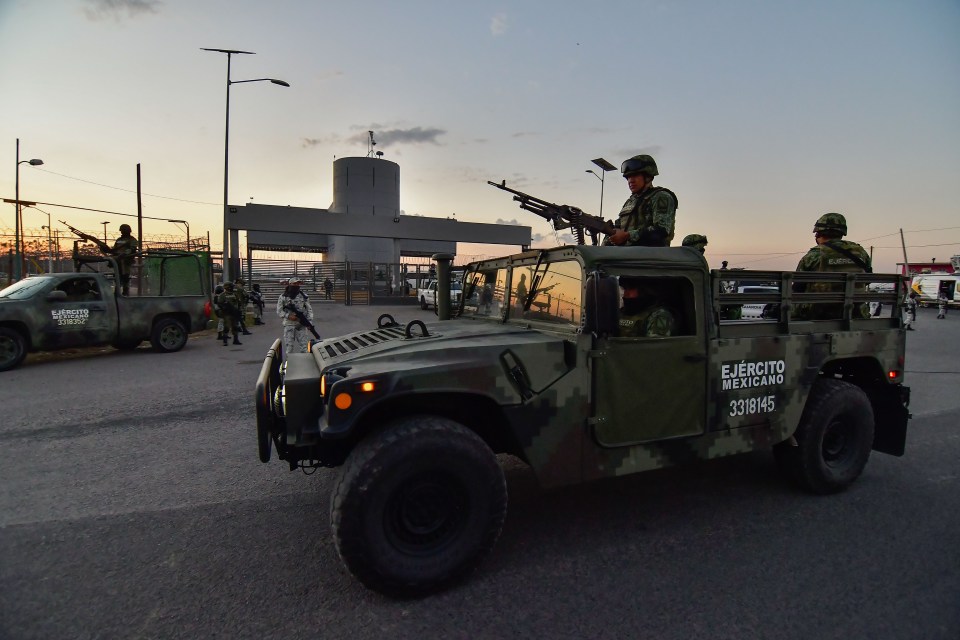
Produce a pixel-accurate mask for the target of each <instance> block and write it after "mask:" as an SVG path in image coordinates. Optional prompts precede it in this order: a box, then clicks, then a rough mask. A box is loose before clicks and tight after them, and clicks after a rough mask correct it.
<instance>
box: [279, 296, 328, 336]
mask: <svg viewBox="0 0 960 640" xmlns="http://www.w3.org/2000/svg"><path fill="white" fill-rule="evenodd" d="M283 310H284V311H289V312H290V313H292V314H294V315H295V316H297V320H299V321H300V324H302V325H303V326H305V327H306V328H307V329H310V333H312V334H313V337H314V338H316V339H317V340H320V339H321V338H320V334H319V333H317V330H316V328H315V327H314V326H313V323H312V322H310V321H309V320H307V316H305V315H303V312H302V311H300V309H297V308H296V307H295V306H293V303H292V302H291V303H289V304H286V305H284V307H283Z"/></svg>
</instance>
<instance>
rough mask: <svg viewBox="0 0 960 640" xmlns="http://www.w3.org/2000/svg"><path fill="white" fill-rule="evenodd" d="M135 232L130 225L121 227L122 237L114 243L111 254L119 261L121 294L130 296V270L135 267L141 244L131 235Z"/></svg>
mask: <svg viewBox="0 0 960 640" xmlns="http://www.w3.org/2000/svg"><path fill="white" fill-rule="evenodd" d="M132 231H133V230H132V229H131V228H130V225H128V224H122V225H120V237H119V238H117V240H116V242H114V243H113V248H112V249H110V251H109V253H110V255H112V256H113V257H115V258H116V259H117V269H118V270H119V271H120V273H119V276H120V293H122V294H123V295H125V296H128V295H130V270H131V268H132V267H133V257H134V256H135V255H137V249H138V248H139V246H140V243H138V242H137V239H136V238H134V237H133V235H131V232H132Z"/></svg>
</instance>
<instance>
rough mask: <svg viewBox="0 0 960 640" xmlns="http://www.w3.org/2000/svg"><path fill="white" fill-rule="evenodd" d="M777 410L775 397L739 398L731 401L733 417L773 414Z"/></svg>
mask: <svg viewBox="0 0 960 640" xmlns="http://www.w3.org/2000/svg"><path fill="white" fill-rule="evenodd" d="M776 410H777V403H776V398H775V396H773V395H769V396H756V397H753V398H739V399H737V400H731V401H730V415H731V416H748V415H752V414H755V413H773V412H774V411H776Z"/></svg>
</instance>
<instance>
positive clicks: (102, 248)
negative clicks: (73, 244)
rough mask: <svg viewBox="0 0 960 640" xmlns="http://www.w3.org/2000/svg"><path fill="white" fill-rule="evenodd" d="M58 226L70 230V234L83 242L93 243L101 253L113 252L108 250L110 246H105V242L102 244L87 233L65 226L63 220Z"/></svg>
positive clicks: (101, 241)
mask: <svg viewBox="0 0 960 640" xmlns="http://www.w3.org/2000/svg"><path fill="white" fill-rule="evenodd" d="M60 224H62V225H64V226H66V227H67V229H70V231H72V232H73V233H74V234H76V235H77V236H78V237H80V238H83V239H84V240H89V241H90V242H92V243H94V244H95V245H97V247H99V248H100V251H102V252H104V253H111V252H112V251H113V250H112V249H111V248H110V245H108V244H107V243H106V242H104V241H103V240H99V239H97V238H96V237H95V236H92V235H90V234H89V233H84V232H83V231H80V230H79V229H76V228H74V227H71V226H70V225H69V224H67V223H66V222H65V221H63V220H61V221H60Z"/></svg>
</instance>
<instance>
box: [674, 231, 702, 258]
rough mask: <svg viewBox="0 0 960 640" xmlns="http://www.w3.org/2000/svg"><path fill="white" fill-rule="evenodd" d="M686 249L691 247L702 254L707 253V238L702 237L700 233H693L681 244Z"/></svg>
mask: <svg viewBox="0 0 960 640" xmlns="http://www.w3.org/2000/svg"><path fill="white" fill-rule="evenodd" d="M680 244H681V245H683V246H684V247H690V248H692V249H696V250H697V251H699V252H700V253H706V251H707V236H702V235H700V234H699V233H691V234H690V235H688V236H686V237H684V239H683V242H681V243H680Z"/></svg>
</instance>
